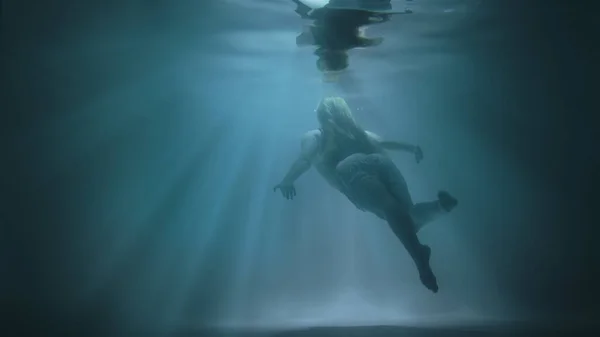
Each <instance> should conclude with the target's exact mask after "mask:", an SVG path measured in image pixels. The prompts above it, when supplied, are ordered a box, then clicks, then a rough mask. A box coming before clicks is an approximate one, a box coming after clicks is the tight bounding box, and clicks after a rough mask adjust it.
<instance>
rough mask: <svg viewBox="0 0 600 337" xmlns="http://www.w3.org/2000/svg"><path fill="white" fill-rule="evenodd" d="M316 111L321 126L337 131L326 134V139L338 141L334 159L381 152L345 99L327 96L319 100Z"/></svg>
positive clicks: (338, 159)
mask: <svg viewBox="0 0 600 337" xmlns="http://www.w3.org/2000/svg"><path fill="white" fill-rule="evenodd" d="M316 112H317V119H318V120H319V123H320V124H321V126H322V127H323V128H324V129H325V130H327V129H332V130H333V132H334V133H335V137H328V135H325V136H326V139H327V138H328V139H330V140H329V141H335V143H336V151H335V152H336V154H335V155H333V154H332V155H333V157H334V158H335V159H334V160H336V161H340V160H342V159H344V158H346V157H347V156H349V155H351V154H354V153H365V154H370V153H375V152H379V148H378V146H377V144H375V143H374V142H373V141H371V140H370V138H369V136H368V135H367V133H366V131H365V130H364V129H363V128H362V127H361V126H359V125H358V123H357V122H356V120H355V119H354V116H353V115H352V110H350V106H348V103H346V100H345V99H343V98H341V97H335V96H331V97H325V98H323V99H322V100H321V102H319V105H318V106H317V110H316ZM327 126H329V128H327Z"/></svg>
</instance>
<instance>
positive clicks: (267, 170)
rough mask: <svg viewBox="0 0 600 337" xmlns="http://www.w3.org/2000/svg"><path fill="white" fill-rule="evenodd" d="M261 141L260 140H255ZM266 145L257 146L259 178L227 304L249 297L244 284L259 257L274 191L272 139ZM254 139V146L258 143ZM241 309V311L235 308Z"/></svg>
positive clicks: (257, 178)
mask: <svg viewBox="0 0 600 337" xmlns="http://www.w3.org/2000/svg"><path fill="white" fill-rule="evenodd" d="M257 138H258V139H260V138H259V137H257ZM269 138H270V139H268V140H267V141H266V142H261V143H263V144H264V146H260V152H258V153H257V155H256V158H255V159H254V160H255V161H256V164H257V166H258V167H257V169H256V170H255V172H258V176H257V177H256V178H255V179H253V180H254V190H255V192H254V193H253V194H254V196H253V197H252V199H251V201H250V204H249V214H248V217H247V218H248V221H247V223H246V225H245V226H244V228H243V229H242V233H243V234H242V238H243V240H242V242H241V247H240V248H239V253H238V256H237V261H236V268H235V269H236V277H235V281H234V284H233V286H232V292H231V294H232V295H231V299H230V301H239V300H240V299H241V300H243V299H244V298H245V297H246V296H245V294H247V293H248V289H246V286H245V285H244V283H248V280H249V279H250V278H251V277H252V275H251V274H252V272H251V269H252V267H253V265H254V264H255V263H256V259H255V258H256V256H257V254H258V251H257V249H258V247H257V246H256V245H257V243H258V242H259V238H260V236H261V232H262V227H263V224H264V221H263V220H264V219H265V212H267V211H268V202H267V200H268V199H269V196H270V195H271V193H273V191H272V190H271V188H270V185H271V184H270V183H271V177H272V176H273V174H272V173H273V171H274V170H273V167H274V165H273V164H274V162H275V157H274V156H273V153H275V148H276V145H275V144H276V142H275V141H274V139H273V137H272V136H271V137H269ZM258 139H255V142H256V141H257V140H258ZM237 309H240V308H237ZM235 310H236V308H234V311H233V312H232V314H233V316H237V314H236V312H235Z"/></svg>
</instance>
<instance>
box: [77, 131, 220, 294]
mask: <svg viewBox="0 0 600 337" xmlns="http://www.w3.org/2000/svg"><path fill="white" fill-rule="evenodd" d="M188 132H192V133H194V135H192V136H191V137H181V135H182V134H181V131H179V132H177V133H176V134H175V135H173V136H174V137H170V138H169V139H168V140H165V142H161V143H158V144H156V145H155V146H154V147H148V146H144V147H142V148H145V149H148V151H150V152H151V153H146V156H148V157H149V158H151V159H150V160H152V161H154V162H155V164H154V165H152V164H151V162H147V164H148V165H146V170H145V173H144V175H140V174H139V171H137V170H133V168H134V167H135V165H132V166H130V167H131V169H132V170H133V171H131V170H130V172H121V173H120V174H121V175H122V174H127V173H128V174H129V175H130V176H131V177H132V178H130V179H125V180H124V182H125V183H124V184H120V185H117V186H114V187H112V188H111V189H110V190H107V189H104V190H103V192H102V193H103V194H106V196H104V197H101V198H99V199H100V200H105V203H104V204H103V205H100V206H101V207H106V208H107V210H106V211H98V210H97V209H95V208H96V207H98V206H99V205H98V204H94V205H92V206H93V208H92V209H91V210H90V212H92V213H93V214H99V215H100V217H96V218H95V219H94V222H97V225H95V226H94V230H93V231H91V230H88V232H87V233H85V234H84V235H83V238H85V237H89V239H87V240H85V239H83V240H82V242H87V241H89V240H95V241H100V242H102V243H103V244H104V246H103V247H102V249H101V250H102V255H101V256H98V258H97V259H96V261H94V262H92V263H90V264H89V265H91V266H93V270H91V271H90V275H91V276H90V279H89V284H88V285H86V286H85V287H84V289H85V290H84V291H83V293H84V294H86V293H88V295H89V294H90V293H93V292H94V289H99V288H101V287H102V284H105V283H106V282H107V281H108V280H107V278H108V277H109V275H112V274H113V272H111V270H112V269H114V268H116V267H115V266H116V264H117V262H118V261H119V260H120V259H121V258H122V256H124V255H126V251H128V250H129V248H131V245H132V244H133V243H134V242H135V241H136V238H137V237H138V236H139V235H140V234H141V233H142V232H143V231H144V230H145V229H144V227H143V226H144V224H146V223H148V222H149V221H151V220H152V216H153V215H152V214H153V212H154V210H155V209H157V208H158V207H159V206H160V205H161V204H162V203H164V202H165V198H166V195H167V191H168V190H169V189H170V188H171V187H172V184H173V183H174V182H175V181H176V180H177V178H178V177H179V176H180V175H181V174H183V172H184V171H185V169H186V165H188V163H190V162H193V161H194V160H195V159H194V158H195V157H196V156H199V155H202V156H204V158H206V157H208V156H209V155H210V154H212V153H213V152H212V151H210V150H211V149H210V147H207V146H206V140H207V139H211V140H213V141H214V140H218V139H219V136H220V135H222V134H223V133H222V132H220V128H219V127H217V128H215V129H213V130H211V131H210V132H209V133H207V134H202V133H197V132H195V130H188ZM187 138H190V139H192V141H189V140H187ZM130 146H133V147H135V146H136V145H135V144H131V145H130ZM121 148H122V146H121ZM173 148H182V149H190V148H191V149H194V148H195V149H197V150H196V151H189V150H187V151H183V152H182V151H173V150H172V149H173ZM109 149H114V147H110V148H109ZM121 153H122V152H121ZM142 154H143V153H142ZM139 155H140V152H138V153H137V154H136V157H137V156H139ZM132 160H133V161H135V162H137V161H138V160H136V159H135V158H133V157H129V158H128V159H127V161H125V162H128V161H132ZM164 163H169V167H168V169H165V166H164ZM148 181H152V183H148ZM119 223H123V224H127V225H126V226H121V227H118V228H117V227H115V226H108V227H107V224H119ZM117 229H118V230H117ZM99 231H102V232H99ZM107 236H108V237H107ZM103 237H107V238H106V239H101V238H103ZM86 296H87V295H86ZM84 297H85V296H84Z"/></svg>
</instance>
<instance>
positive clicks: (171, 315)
mask: <svg viewBox="0 0 600 337" xmlns="http://www.w3.org/2000/svg"><path fill="white" fill-rule="evenodd" d="M233 130H236V132H235V133H234V132H233ZM223 134H224V136H223V137H224V138H225V139H226V141H225V142H222V143H221V144H220V145H219V147H218V148H216V149H214V152H212V160H210V161H209V163H210V164H209V167H210V168H209V171H208V173H207V175H206V176H205V177H211V178H212V179H206V178H205V177H203V178H204V179H206V180H205V181H204V184H203V186H202V189H201V191H199V192H198V193H197V196H198V197H203V198H206V197H207V196H210V199H212V200H211V201H212V202H211V204H212V207H207V208H206V209H204V211H203V214H202V215H199V220H198V221H197V223H198V224H202V225H204V226H206V227H205V228H204V229H203V230H202V231H201V233H198V234H201V235H190V236H186V239H187V241H188V245H189V246H190V247H194V252H193V253H192V254H190V256H189V257H188V258H187V259H186V261H187V262H186V263H185V264H184V266H183V267H182V269H183V270H184V272H183V274H184V275H185V276H184V277H181V279H180V281H179V283H178V285H177V287H174V291H173V293H171V294H170V296H171V298H172V300H171V301H170V304H169V305H168V306H167V307H168V310H167V311H165V312H166V316H167V319H168V320H169V323H171V324H172V323H174V322H176V321H177V320H178V319H179V318H180V317H183V314H184V311H185V310H186V309H187V307H188V303H189V301H192V300H194V299H193V298H189V294H190V293H192V290H193V288H194V287H195V286H197V282H198V280H199V279H200V272H201V271H202V268H201V267H202V266H203V265H204V263H205V262H204V261H205V259H206V256H207V255H208V251H210V250H211V249H213V247H212V244H211V242H212V241H213V240H214V239H215V237H216V236H215V235H216V234H217V229H218V227H219V225H220V221H219V218H221V216H222V215H223V212H224V211H225V210H226V207H225V206H226V205H227V200H228V199H229V198H230V197H231V196H232V195H233V194H235V188H234V186H235V185H236V184H235V181H236V179H235V178H234V177H239V176H241V175H243V174H244V170H245V165H243V164H242V163H243V162H244V160H245V159H246V157H245V156H244V155H242V154H244V153H248V152H249V151H251V149H252V146H253V145H252V144H251V141H252V136H251V132H250V131H248V130H247V129H245V128H242V127H236V126H233V127H231V129H230V130H228V132H227V133H223ZM242 144H244V145H242ZM215 145H216V144H215ZM232 149H236V150H235V151H233V152H232ZM214 177H218V179H215V178H214ZM189 253H190V252H189V251H188V254H189Z"/></svg>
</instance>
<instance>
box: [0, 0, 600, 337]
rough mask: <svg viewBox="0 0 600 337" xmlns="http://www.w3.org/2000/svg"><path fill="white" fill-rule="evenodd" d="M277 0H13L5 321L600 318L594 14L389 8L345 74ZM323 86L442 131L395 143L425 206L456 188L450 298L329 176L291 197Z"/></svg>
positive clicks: (421, 128) (528, 5)
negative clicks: (328, 63)
mask: <svg viewBox="0 0 600 337" xmlns="http://www.w3.org/2000/svg"><path fill="white" fill-rule="evenodd" d="M256 3H259V2H258V0H257V2H256ZM261 4H266V7H265V8H266V9H265V8H262V7H261V6H259V8H254V7H252V6H250V7H252V8H246V9H245V11H244V10H242V9H241V8H240V7H239V3H238V4H236V3H233V2H226V1H223V2H216V1H202V2H198V1H195V2H194V1H178V2H176V4H175V2H170V1H150V2H142V1H120V2H116V1H104V2H102V3H97V2H89V3H86V4H84V3H82V2H78V1H66V0H62V1H54V2H52V3H50V2H40V1H19V2H17V1H5V2H3V19H2V24H3V28H2V35H3V40H2V41H3V49H2V55H3V61H4V62H3V65H4V76H2V78H3V82H4V84H5V85H4V90H2V93H3V100H2V102H3V105H4V108H3V109H2V111H3V114H2V117H3V121H2V123H1V125H2V126H3V129H4V130H3V131H2V140H3V142H2V144H3V145H5V148H4V150H3V153H5V161H4V163H3V164H2V172H3V174H2V186H3V188H2V190H3V193H2V196H3V202H2V208H1V209H2V219H0V220H1V221H2V223H3V232H4V234H3V235H2V239H3V243H2V250H3V254H2V256H3V260H4V261H3V263H2V268H3V273H2V274H3V275H4V276H3V277H2V281H1V282H0V285H1V286H2V292H1V293H0V294H1V295H2V303H3V304H4V305H3V306H4V308H5V312H7V313H8V315H6V316H5V317H7V318H9V319H8V321H10V322H12V323H14V324H15V326H18V327H21V328H28V329H42V328H43V329H45V331H54V330H52V329H57V330H56V331H63V330H64V329H78V330H80V331H88V330H95V331H115V330H121V329H125V328H133V329H142V330H143V329H152V330H154V331H164V332H169V331H172V330H176V329H179V328H182V327H184V328H186V329H187V328H190V327H191V328H196V327H202V326H205V325H210V324H215V323H223V324H233V323H239V324H268V323H272V324H288V323H289V324H307V325H311V324H314V325H327V324H333V325H345V324H351V323H353V322H354V323H356V322H358V323H359V324H360V322H362V321H361V320H364V322H365V323H389V322H395V320H396V319H400V320H402V321H403V322H410V321H411V320H425V319H426V318H427V317H434V320H446V321H453V320H456V319H484V318H489V317H502V318H532V317H533V318H541V319H543V320H545V321H552V320H557V317H560V318H578V317H597V316H595V315H597V313H598V311H599V309H600V307H599V302H598V290H597V285H596V275H598V267H599V263H598V257H599V256H598V248H597V247H596V243H595V241H596V237H597V234H598V229H597V225H598V224H600V219H599V215H598V212H597V208H598V205H599V201H600V200H599V198H598V193H597V190H598V187H599V185H598V180H599V179H600V159H599V156H598V150H597V146H598V144H599V143H598V134H597V130H598V123H597V121H596V120H597V117H596V116H595V115H594V113H595V112H596V111H599V110H598V105H597V102H596V98H595V97H594V91H593V88H594V87H595V83H596V82H597V80H596V76H595V75H596V74H597V66H596V65H595V64H593V60H595V59H598V55H597V51H596V50H595V49H594V48H593V47H594V46H595V45H596V44H597V42H596V41H595V33H596V32H597V29H596V27H595V26H594V25H593V20H592V17H591V16H592V15H591V12H590V11H589V10H588V9H587V8H583V7H584V5H575V4H571V5H570V6H571V7H567V6H566V5H559V3H558V2H554V1H548V2H543V6H542V5H540V4H542V2H539V3H538V2H536V1H530V2H517V1H508V2H503V3H500V2H485V3H484V5H482V9H481V10H480V12H478V13H477V14H473V16H472V17H469V18H461V19H456V20H454V19H452V20H447V21H444V20H445V19H444V18H443V17H442V18H439V17H436V16H435V15H433V14H430V15H422V16H416V15H415V17H414V18H411V19H410V20H408V21H406V22H405V21H402V20H396V19H394V20H393V21H392V22H391V23H390V24H389V26H386V27H378V28H377V29H374V31H375V32H378V33H381V34H383V35H384V36H385V37H386V39H387V40H386V43H385V44H384V45H382V46H381V47H380V48H378V49H374V50H368V51H367V50H365V51H360V52H356V53H353V54H352V55H351V61H350V62H351V67H352V69H351V72H350V73H349V74H348V75H346V76H345V77H342V78H341V79H340V83H339V86H336V85H332V84H322V83H321V81H320V78H319V74H318V73H317V72H316V70H315V69H314V59H313V56H312V55H311V54H310V51H309V50H304V51H297V50H296V47H295V45H294V40H293V38H294V37H295V34H297V33H298V31H299V29H300V28H301V25H302V23H301V22H300V20H298V19H297V18H296V17H295V16H294V14H293V13H291V12H285V11H283V12H278V10H279V8H283V9H285V8H287V7H285V6H288V5H287V3H286V5H280V4H279V3H278V2H274V1H271V2H269V1H264V2H262V3H261ZM453 4H454V3H453ZM444 5H445V4H444ZM449 5H450V3H449ZM236 6H237V7H236ZM288 7H289V8H293V7H291V6H288ZM267 13H268V14H267ZM259 14H260V15H263V14H264V15H265V18H269V19H268V20H267V19H262V20H257V19H256V18H257V15H259ZM440 20H441V21H442V22H443V23H442V24H439V25H436V22H440ZM423 22H426V23H423ZM430 23H433V24H431V25H430ZM326 94H340V95H342V96H345V97H347V98H348V101H349V103H350V104H351V105H352V106H353V107H355V108H356V109H357V110H356V112H355V113H356V116H357V118H358V119H359V120H360V121H361V122H362V123H363V125H365V127H367V128H368V129H372V130H374V131H376V132H378V133H380V134H381V135H382V136H384V137H388V138H397V139H400V140H406V141H410V142H415V143H417V144H419V145H421V146H422V147H423V150H424V151H425V160H424V161H423V163H421V164H419V165H416V164H414V162H413V160H412V158H410V156H407V155H401V154H398V155H394V158H395V161H396V162H397V163H398V165H399V167H400V168H401V170H402V171H403V172H404V173H405V175H406V177H407V181H408V183H409V186H411V190H412V191H413V195H414V198H415V199H416V200H418V201H419V200H427V199H430V198H433V197H434V196H435V193H436V192H437V190H438V189H439V188H446V189H448V190H450V191H452V192H453V193H454V194H456V196H457V197H458V198H459V200H460V202H461V204H460V206H459V208H458V209H457V210H456V212H455V213H453V214H451V215H449V216H448V217H446V218H444V219H441V220H439V221H438V222H436V223H435V224H431V225H430V226H429V227H427V228H426V229H424V230H423V233H422V234H421V238H422V239H423V241H425V242H427V243H428V244H431V246H432V247H433V249H434V255H433V257H432V263H433V265H434V270H435V271H436V273H437V274H438V279H439V282H440V287H441V290H440V293H439V294H437V295H435V296H434V295H432V294H430V293H428V292H427V291H426V290H425V289H422V286H421V285H420V284H419V282H418V278H417V277H416V271H414V270H413V267H412V266H411V264H410V261H409V260H408V257H407V256H405V255H406V254H405V253H404V252H403V250H402V248H401V247H400V245H399V244H398V243H397V242H396V240H395V239H394V238H393V237H392V236H391V235H390V233H389V232H387V228H386V227H385V226H384V225H383V224H381V223H380V222H379V221H378V220H377V219H373V217H371V216H369V215H367V214H363V213H360V212H358V211H356V210H355V209H352V207H350V205H348V203H347V201H345V200H344V199H343V198H342V197H340V196H339V195H337V194H336V193H335V192H334V191H331V190H330V189H328V188H327V187H326V186H324V184H323V183H322V181H321V180H320V177H318V176H317V175H316V173H315V172H310V173H308V174H307V175H306V176H305V177H303V178H302V180H301V181H299V182H298V183H297V185H296V187H297V189H298V198H297V199H296V200H294V201H293V202H287V201H284V200H282V198H281V197H280V196H279V195H277V194H274V193H272V190H271V188H272V186H273V185H275V184H276V183H277V181H278V179H280V177H282V176H283V174H285V170H286V169H287V167H288V165H289V164H290V163H291V161H292V160H293V158H294V156H295V151H297V149H298V138H299V136H300V135H301V134H302V133H303V132H305V131H307V130H309V129H311V128H314V127H315V126H316V119H315V118H314V115H313V113H312V111H313V109H314V107H315V106H316V103H317V102H318V100H319V98H321V97H322V96H323V95H326ZM298 319H303V320H304V322H308V323H298V321H297V320H298ZM290 322H292V323H290ZM294 322H295V323H294Z"/></svg>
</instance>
